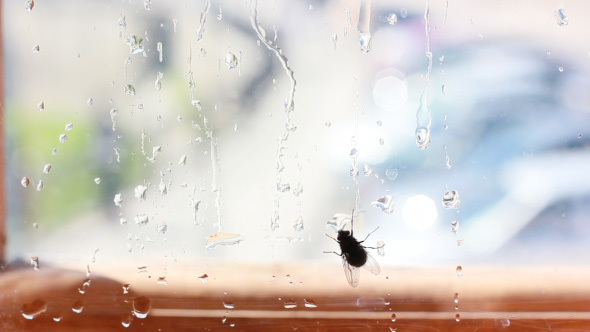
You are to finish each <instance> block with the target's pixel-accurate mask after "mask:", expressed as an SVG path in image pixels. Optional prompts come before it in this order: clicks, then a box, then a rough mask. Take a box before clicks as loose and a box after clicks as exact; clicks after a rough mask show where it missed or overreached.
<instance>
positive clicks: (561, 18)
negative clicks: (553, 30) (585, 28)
mask: <svg viewBox="0 0 590 332" xmlns="http://www.w3.org/2000/svg"><path fill="white" fill-rule="evenodd" d="M555 19H556V20H557V25H559V26H560V27H564V26H566V25H567V24H568V23H569V18H568V17H567V15H565V11H564V10H563V8H559V9H558V10H557V11H556V12H555Z"/></svg>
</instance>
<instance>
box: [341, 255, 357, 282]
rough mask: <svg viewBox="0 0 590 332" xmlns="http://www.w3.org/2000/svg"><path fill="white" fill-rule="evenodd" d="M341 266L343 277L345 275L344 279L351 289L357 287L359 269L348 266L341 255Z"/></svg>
mask: <svg viewBox="0 0 590 332" xmlns="http://www.w3.org/2000/svg"><path fill="white" fill-rule="evenodd" d="M342 266H343V267H344V275H346V279H347V280H348V283H349V284H350V285H351V286H352V287H356V286H358V285H359V276H360V270H359V268H358V267H356V266H351V265H350V264H348V261H347V260H346V257H345V256H344V255H342Z"/></svg>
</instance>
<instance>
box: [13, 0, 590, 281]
mask: <svg viewBox="0 0 590 332" xmlns="http://www.w3.org/2000/svg"><path fill="white" fill-rule="evenodd" d="M3 6H4V10H3V15H4V17H3V24H4V27H3V29H4V30H3V31H4V35H3V42H4V52H5V54H4V59H5V72H4V73H5V76H4V81H5V89H6V91H5V126H6V128H5V130H6V137H5V144H6V147H7V148H6V153H7V155H6V162H7V174H6V179H7V181H6V183H7V195H6V196H7V206H8V216H7V217H8V240H9V242H8V255H9V257H8V259H9V260H18V259H23V260H25V261H26V262H28V261H29V260H30V258H31V257H39V260H40V261H41V262H42V263H41V264H53V265H58V266H69V267H74V268H76V269H84V267H85V266H86V265H87V264H90V263H91V262H95V261H96V260H97V259H98V260H99V261H100V262H104V263H106V264H108V263H114V262H116V263H119V264H123V265H125V266H127V268H128V271H131V272H135V271H136V270H137V269H138V267H141V266H147V265H149V266H151V267H156V269H162V270H163V271H165V270H167V269H168V270H171V269H173V268H174V267H173V266H171V265H170V264H172V263H176V262H181V263H182V262H184V263H190V262H193V261H194V260H195V259H205V260H208V261H215V262H230V263H231V262H241V263H243V262H252V263H263V264H267V263H269V264H270V263H277V262H278V263H291V262H294V263H305V262H314V263H318V262H326V263H329V264H335V263H338V264H339V259H338V258H336V257H334V255H327V254H324V253H323V251H333V250H338V245H337V244H336V243H334V241H333V240H331V239H329V238H327V237H326V236H325V234H326V233H327V234H329V235H331V236H335V234H336V233H335V230H336V229H338V227H346V228H348V227H350V223H349V219H350V216H351V213H352V211H353V209H354V213H355V216H354V218H355V219H354V220H355V223H354V231H355V236H356V237H357V238H358V239H363V238H364V237H365V236H366V234H368V233H369V232H371V231H372V230H374V229H376V228H377V227H379V229H378V230H377V231H376V232H375V233H373V234H372V235H371V236H370V237H369V239H368V240H367V242H366V244H367V245H368V246H377V245H378V243H384V244H385V247H384V252H381V253H377V252H376V251H374V252H372V254H373V256H374V257H375V258H376V259H377V261H378V262H379V264H381V265H382V266H386V267H405V266H418V267H422V266H453V267H454V266H456V265H463V266H465V265H466V264H508V265H510V264H513V265H524V266H526V265H537V264H588V263H589V262H590V257H589V256H588V254H587V253H588V252H590V241H588V240H589V239H590V224H589V223H588V216H589V214H590V207H589V205H588V199H589V198H590V175H588V165H590V147H589V145H588V143H589V137H590V107H589V105H590V104H589V101H590V98H589V91H590V90H589V89H590V84H589V81H588V77H589V76H588V70H589V63H590V42H589V41H588V40H587V38H585V36H586V35H587V31H588V30H589V29H590V22H589V21H588V20H587V19H586V17H585V15H584V13H586V12H588V10H589V9H590V8H588V7H590V4H587V3H586V2H584V1H572V2H567V5H566V4H565V3H559V2H551V3H543V4H540V3H538V2H533V1H521V2H517V3H511V2H493V3H481V2H471V1H443V0H431V1H423V2H415V1H396V2H395V3H391V2H387V1H365V2H358V1H297V2H291V1H260V2H259V3H257V4H256V2H255V1H253V2H252V3H251V2H248V1H241V2H232V3H230V2H225V1H216V0H212V1H208V0H204V1H185V2H165V1H159V0H153V1H150V0H144V1H77V2H71V1H51V2H44V1H36V2H34V3H33V2H32V1H27V2H25V1H18V2H15V1H10V2H9V1H7V2H4V3H3ZM429 52H430V53H429ZM429 56H431V63H430V64H429ZM291 72H292V77H291V74H290V73H291ZM293 89H294V93H293V94H292V92H293ZM291 101H292V102H293V105H292V106H293V107H290V105H291V103H290V102H291ZM421 102H422V104H421ZM420 105H422V106H425V107H426V108H427V109H428V111H426V113H419V116H421V118H420V119H426V123H429V121H430V123H431V127H430V145H429V146H428V147H427V148H425V149H420V148H419V147H418V146H417V143H416V136H415V132H416V127H417V124H416V116H417V111H418V110H419V109H422V108H421V106H420ZM422 110H423V109H422ZM424 117H425V118H424ZM330 226H331V227H330ZM214 235H216V237H212V236H214ZM379 241H381V242H379Z"/></svg>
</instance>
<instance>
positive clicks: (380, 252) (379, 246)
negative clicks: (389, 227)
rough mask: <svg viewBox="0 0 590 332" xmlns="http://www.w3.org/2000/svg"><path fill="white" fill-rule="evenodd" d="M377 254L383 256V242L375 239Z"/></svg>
mask: <svg viewBox="0 0 590 332" xmlns="http://www.w3.org/2000/svg"><path fill="white" fill-rule="evenodd" d="M377 255H379V256H385V242H383V241H381V240H379V241H377Z"/></svg>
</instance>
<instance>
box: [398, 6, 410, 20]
mask: <svg viewBox="0 0 590 332" xmlns="http://www.w3.org/2000/svg"><path fill="white" fill-rule="evenodd" d="M399 14H400V15H401V17H402V18H406V17H408V10H407V9H406V8H402V9H400V11H399Z"/></svg>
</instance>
